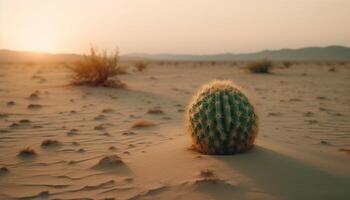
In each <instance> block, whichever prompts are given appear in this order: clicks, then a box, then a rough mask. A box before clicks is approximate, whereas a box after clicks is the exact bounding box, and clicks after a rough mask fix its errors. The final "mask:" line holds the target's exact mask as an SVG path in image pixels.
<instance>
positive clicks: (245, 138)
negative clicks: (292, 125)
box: [186, 81, 258, 154]
mask: <svg viewBox="0 0 350 200" xmlns="http://www.w3.org/2000/svg"><path fill="white" fill-rule="evenodd" d="M186 124H187V125H186V126H187V129H188V132H189V134H190V135H191V137H192V142H193V147H194V149H195V150H197V151H199V152H201V153H204V154H235V153H241V152H244V151H247V150H249V149H251V148H252V147H253V145H254V140H255V137H256V135H257V133H258V116H257V114H256V111H255V109H254V107H253V105H252V104H251V103H250V102H249V100H248V98H247V97H246V96H245V95H244V94H243V93H242V92H241V91H240V90H239V89H238V88H237V87H235V86H234V85H233V83H232V82H230V81H213V82H211V83H209V84H207V85H204V86H203V88H202V89H201V90H200V91H199V92H198V93H197V94H196V95H195V96H194V98H193V101H192V102H191V103H190V104H189V106H188V109H187V112H186Z"/></svg>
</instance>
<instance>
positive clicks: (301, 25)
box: [0, 0, 350, 54]
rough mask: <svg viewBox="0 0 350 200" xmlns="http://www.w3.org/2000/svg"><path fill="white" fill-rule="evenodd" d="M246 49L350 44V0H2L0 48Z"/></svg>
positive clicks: (200, 51) (55, 50)
mask: <svg viewBox="0 0 350 200" xmlns="http://www.w3.org/2000/svg"><path fill="white" fill-rule="evenodd" d="M91 45H93V46H95V47H97V48H99V49H107V50H113V49H115V48H118V49H119V51H120V52H121V53H122V54H123V53H124V54H125V53H141V52H142V53H181V54H213V53H225V52H232V53H245V52H255V51H260V50H264V49H280V48H299V47H305V46H328V45H344V46H350V0H0V49H12V50H29V51H43V52H50V53H85V52H87V51H88V50H89V47H90V46H91Z"/></svg>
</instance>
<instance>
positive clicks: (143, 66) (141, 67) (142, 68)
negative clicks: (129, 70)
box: [135, 61, 148, 72]
mask: <svg viewBox="0 0 350 200" xmlns="http://www.w3.org/2000/svg"><path fill="white" fill-rule="evenodd" d="M147 67H148V63H145V62H143V61H139V62H136V63H135V68H136V70H137V71H139V72H142V71H145V70H146V69H147Z"/></svg>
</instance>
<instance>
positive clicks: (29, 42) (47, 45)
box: [16, 23, 58, 52]
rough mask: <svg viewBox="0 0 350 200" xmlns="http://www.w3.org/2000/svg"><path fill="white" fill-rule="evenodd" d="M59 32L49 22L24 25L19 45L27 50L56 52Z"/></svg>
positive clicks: (19, 34)
mask: <svg viewBox="0 0 350 200" xmlns="http://www.w3.org/2000/svg"><path fill="white" fill-rule="evenodd" d="M57 35H58V32H57V31H56V30H54V28H53V27H52V25H50V24H49V23H36V24H30V25H28V26H26V27H22V30H21V31H20V33H18V40H17V41H16V42H17V45H18V46H19V47H20V49H23V50H26V51H39V52H55V50H56V49H55V47H56V43H57Z"/></svg>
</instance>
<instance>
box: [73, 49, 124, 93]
mask: <svg viewBox="0 0 350 200" xmlns="http://www.w3.org/2000/svg"><path fill="white" fill-rule="evenodd" d="M118 62H119V54H118V51H115V52H113V53H111V54H108V53H107V51H103V52H102V53H100V54H99V53H98V52H97V51H96V50H95V49H94V48H91V49H90V55H85V56H84V60H82V61H80V62H77V63H75V64H74V65H71V66H68V69H70V70H72V72H73V83H74V84H78V85H90V86H106V87H125V84H124V83H122V82H121V81H120V80H119V79H114V80H110V78H111V77H115V76H116V75H117V74H118V72H119V71H118V70H120V69H119V65H118Z"/></svg>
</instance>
